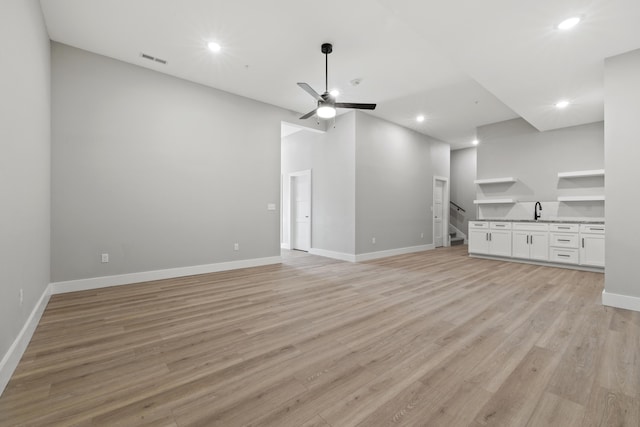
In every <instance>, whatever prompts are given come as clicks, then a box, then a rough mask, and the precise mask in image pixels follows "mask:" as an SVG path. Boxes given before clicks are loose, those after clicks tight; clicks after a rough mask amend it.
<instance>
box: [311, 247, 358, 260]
mask: <svg viewBox="0 0 640 427" xmlns="http://www.w3.org/2000/svg"><path fill="white" fill-rule="evenodd" d="M309 253H310V254H311V255H318V256H323V257H326V258H333V259H339V260H341V261H348V262H356V256H355V255H353V254H346V253H344V252H334V251H328V250H325V249H318V248H311V249H309Z"/></svg>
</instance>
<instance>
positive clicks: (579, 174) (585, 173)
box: [558, 169, 604, 178]
mask: <svg viewBox="0 0 640 427" xmlns="http://www.w3.org/2000/svg"><path fill="white" fill-rule="evenodd" d="M587 176H604V169H595V170H591V171H575V172H558V178H583V177H587Z"/></svg>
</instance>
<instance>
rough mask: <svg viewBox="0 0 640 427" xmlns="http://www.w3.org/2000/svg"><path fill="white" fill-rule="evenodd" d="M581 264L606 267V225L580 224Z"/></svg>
mask: <svg viewBox="0 0 640 427" xmlns="http://www.w3.org/2000/svg"><path fill="white" fill-rule="evenodd" d="M580 265H588V266H593V267H604V226H601V225H599V226H593V225H585V224H581V225H580Z"/></svg>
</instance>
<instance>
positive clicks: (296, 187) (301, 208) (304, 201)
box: [289, 170, 311, 252]
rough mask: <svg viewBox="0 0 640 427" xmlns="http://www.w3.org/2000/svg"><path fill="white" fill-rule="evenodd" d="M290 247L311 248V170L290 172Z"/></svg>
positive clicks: (304, 249)
mask: <svg viewBox="0 0 640 427" xmlns="http://www.w3.org/2000/svg"><path fill="white" fill-rule="evenodd" d="M289 190H290V195H289V198H290V204H289V206H290V210H289V218H290V224H289V229H290V234H289V236H290V247H291V249H297V250H300V251H306V252H308V251H309V249H311V170H305V171H300V172H294V173H291V174H289Z"/></svg>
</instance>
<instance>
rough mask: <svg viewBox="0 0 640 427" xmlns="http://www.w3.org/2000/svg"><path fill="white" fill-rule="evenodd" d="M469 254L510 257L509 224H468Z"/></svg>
mask: <svg viewBox="0 0 640 427" xmlns="http://www.w3.org/2000/svg"><path fill="white" fill-rule="evenodd" d="M469 253H473V254H484V255H495V256H504V257H510V256H511V223H508V222H480V221H478V222H475V221H474V222H470V223H469Z"/></svg>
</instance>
